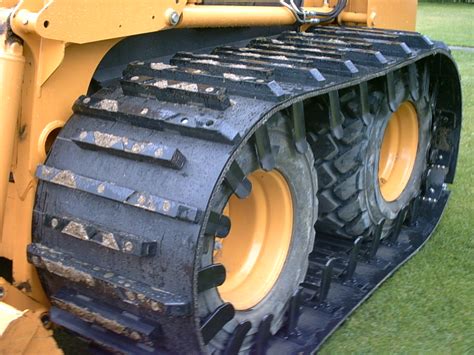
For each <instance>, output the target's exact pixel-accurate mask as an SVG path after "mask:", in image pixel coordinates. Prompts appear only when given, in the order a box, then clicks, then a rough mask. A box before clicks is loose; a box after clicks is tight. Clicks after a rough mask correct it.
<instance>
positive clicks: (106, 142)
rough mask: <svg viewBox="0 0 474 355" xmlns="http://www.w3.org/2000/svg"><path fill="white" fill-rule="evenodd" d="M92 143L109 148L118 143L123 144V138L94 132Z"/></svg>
mask: <svg viewBox="0 0 474 355" xmlns="http://www.w3.org/2000/svg"><path fill="white" fill-rule="evenodd" d="M94 142H95V144H97V145H98V146H99V147H103V148H110V147H112V146H114V145H115V144H117V143H119V142H124V138H123V137H119V136H114V135H113V134H108V133H102V132H98V131H95V132H94Z"/></svg>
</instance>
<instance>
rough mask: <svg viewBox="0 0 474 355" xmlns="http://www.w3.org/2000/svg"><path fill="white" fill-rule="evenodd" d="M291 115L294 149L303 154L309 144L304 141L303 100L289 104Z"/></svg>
mask: <svg viewBox="0 0 474 355" xmlns="http://www.w3.org/2000/svg"><path fill="white" fill-rule="evenodd" d="M291 116H292V118H293V137H294V140H295V147H296V150H297V151H298V152H299V153H301V154H304V153H306V151H307V150H308V147H309V145H308V142H307V141H306V127H305V117H304V105H303V101H298V102H296V103H294V104H293V105H292V106H291Z"/></svg>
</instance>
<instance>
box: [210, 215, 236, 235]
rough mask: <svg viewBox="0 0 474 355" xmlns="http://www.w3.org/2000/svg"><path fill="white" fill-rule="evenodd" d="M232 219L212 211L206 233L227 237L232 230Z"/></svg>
mask: <svg viewBox="0 0 474 355" xmlns="http://www.w3.org/2000/svg"><path fill="white" fill-rule="evenodd" d="M230 225H231V221H230V219H229V217H227V216H225V215H223V214H220V213H217V212H214V211H211V212H210V213H209V219H208V220H207V225H206V233H205V234H206V235H210V236H216V237H219V238H225V237H227V234H229V231H230Z"/></svg>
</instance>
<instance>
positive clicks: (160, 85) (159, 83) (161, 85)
mask: <svg viewBox="0 0 474 355" xmlns="http://www.w3.org/2000/svg"><path fill="white" fill-rule="evenodd" d="M153 86H156V87H157V88H160V89H166V88H167V87H168V80H159V81H156V82H155V83H154V84H153Z"/></svg>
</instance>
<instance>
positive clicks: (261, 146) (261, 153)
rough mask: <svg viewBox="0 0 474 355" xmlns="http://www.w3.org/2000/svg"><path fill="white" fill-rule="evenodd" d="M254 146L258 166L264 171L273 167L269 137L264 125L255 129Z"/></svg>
mask: <svg viewBox="0 0 474 355" xmlns="http://www.w3.org/2000/svg"><path fill="white" fill-rule="evenodd" d="M255 147H256V150H257V156H258V159H259V161H260V166H261V167H262V169H263V170H265V171H270V170H272V169H273V168H274V167H275V158H274V156H273V152H272V146H271V145H270V137H269V136H268V130H267V127H266V126H265V125H263V126H261V127H260V128H258V129H257V130H256V131H255Z"/></svg>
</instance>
